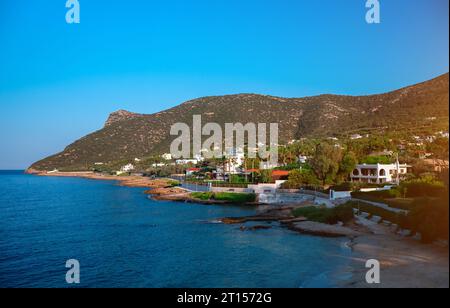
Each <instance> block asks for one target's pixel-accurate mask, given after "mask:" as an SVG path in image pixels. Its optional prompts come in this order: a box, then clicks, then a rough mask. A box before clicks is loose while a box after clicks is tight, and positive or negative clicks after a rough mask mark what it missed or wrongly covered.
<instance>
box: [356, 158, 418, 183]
mask: <svg viewBox="0 0 450 308" xmlns="http://www.w3.org/2000/svg"><path fill="white" fill-rule="evenodd" d="M409 168H411V166H409V165H406V164H400V163H398V162H397V163H395V164H388V165H382V164H376V165H366V164H362V165H357V166H356V168H355V169H354V170H353V172H352V173H351V174H350V178H351V180H352V182H362V183H372V184H383V183H398V182H399V181H400V179H401V178H402V177H404V176H405V175H406V174H408V169H409Z"/></svg>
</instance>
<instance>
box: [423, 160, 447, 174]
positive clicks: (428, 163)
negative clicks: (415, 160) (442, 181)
mask: <svg viewBox="0 0 450 308" xmlns="http://www.w3.org/2000/svg"><path fill="white" fill-rule="evenodd" d="M421 163H422V164H423V165H424V167H425V168H427V169H428V171H430V172H442V171H444V170H448V169H449V163H448V160H443V159H430V158H429V159H423V160H421Z"/></svg>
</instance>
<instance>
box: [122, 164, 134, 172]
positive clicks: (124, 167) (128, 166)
mask: <svg viewBox="0 0 450 308" xmlns="http://www.w3.org/2000/svg"><path fill="white" fill-rule="evenodd" d="M133 170H134V166H133V165H132V164H128V165H125V166H123V167H122V168H121V169H120V171H122V172H131V171H133Z"/></svg>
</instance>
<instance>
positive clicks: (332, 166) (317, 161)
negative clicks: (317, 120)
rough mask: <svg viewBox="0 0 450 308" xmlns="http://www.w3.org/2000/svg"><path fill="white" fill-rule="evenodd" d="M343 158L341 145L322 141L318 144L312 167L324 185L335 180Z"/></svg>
mask: <svg viewBox="0 0 450 308" xmlns="http://www.w3.org/2000/svg"><path fill="white" fill-rule="evenodd" d="M341 160H342V150H341V149H340V148H339V147H336V146H333V145H330V144H328V143H320V144H318V145H317V146H316V150H315V153H314V156H313V158H312V159H311V167H312V169H313V171H314V173H315V174H316V176H317V178H318V179H319V180H320V181H321V182H322V185H323V186H325V185H326V184H327V183H332V182H333V181H334V179H335V178H336V175H337V173H338V171H339V163H340V161H341Z"/></svg>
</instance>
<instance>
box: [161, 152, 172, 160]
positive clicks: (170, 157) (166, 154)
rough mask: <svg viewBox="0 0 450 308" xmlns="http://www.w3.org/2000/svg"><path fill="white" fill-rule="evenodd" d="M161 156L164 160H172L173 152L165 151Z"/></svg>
mask: <svg viewBox="0 0 450 308" xmlns="http://www.w3.org/2000/svg"><path fill="white" fill-rule="evenodd" d="M161 158H162V159H164V160H172V154H170V153H164V154H163V155H161Z"/></svg>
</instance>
